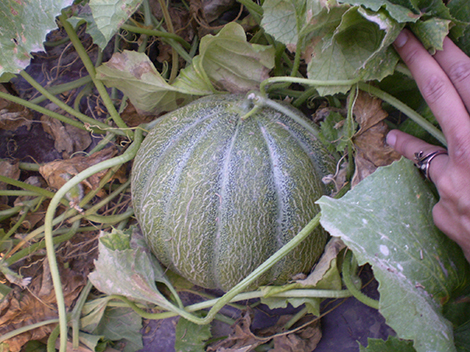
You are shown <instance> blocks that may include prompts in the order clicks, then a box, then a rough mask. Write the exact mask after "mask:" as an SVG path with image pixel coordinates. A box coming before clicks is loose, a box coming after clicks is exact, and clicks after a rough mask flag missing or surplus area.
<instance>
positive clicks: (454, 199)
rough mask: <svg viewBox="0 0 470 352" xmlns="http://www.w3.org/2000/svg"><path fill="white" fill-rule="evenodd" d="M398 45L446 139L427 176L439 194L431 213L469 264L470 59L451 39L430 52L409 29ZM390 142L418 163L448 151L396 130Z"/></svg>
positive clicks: (397, 42)
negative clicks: (459, 248) (439, 48)
mask: <svg viewBox="0 0 470 352" xmlns="http://www.w3.org/2000/svg"><path fill="white" fill-rule="evenodd" d="M394 45H395V49H396V50H397V52H398V53H399V54H400V56H401V57H402V59H403V61H404V62H405V64H406V65H407V66H408V68H409V69H410V71H411V73H412V75H413V77H414V78H415V80H416V82H417V84H418V87H419V89H420V91H421V94H422V95H423V97H424V99H425V100H426V102H427V103H428V105H429V107H430V108H431V110H432V112H433V113H434V115H435V117H436V119H437V121H438V122H439V125H440V126H441V128H442V132H443V133H444V136H445V138H446V140H447V147H448V149H447V153H448V154H447V153H443V154H439V155H436V156H435V157H434V158H433V159H432V163H431V162H429V164H428V166H429V168H428V177H429V179H430V180H431V181H432V182H434V184H435V185H436V188H437V190H438V192H439V198H440V199H439V201H438V203H437V204H436V205H435V206H434V208H433V211H432V215H433V219H434V223H435V224H436V226H437V227H438V228H439V229H441V230H442V231H443V232H444V233H445V234H447V235H448V236H449V237H450V238H451V239H452V240H454V241H455V242H456V243H457V244H459V245H460V247H461V248H462V249H463V251H464V254H465V257H466V258H467V260H468V261H469V262H470V115H469V111H470V58H469V57H468V56H466V55H465V54H464V53H463V52H462V51H461V50H460V49H459V48H458V47H457V46H456V45H455V44H454V43H453V42H452V41H451V40H450V39H449V38H446V39H445V40H444V50H442V51H438V52H436V54H435V55H434V56H431V55H430V54H429V53H428V52H427V51H426V49H425V48H424V47H423V45H422V44H421V43H420V42H419V41H418V40H417V39H416V38H415V37H414V36H413V34H411V32H409V31H407V30H404V31H402V32H401V33H400V35H399V36H398V38H397V39H396V41H395V43H394ZM387 143H388V144H389V145H390V146H391V147H393V148H394V149H395V150H396V151H397V152H399V153H400V154H402V155H403V156H405V157H406V158H408V159H410V160H413V161H414V162H416V158H415V153H419V152H422V155H424V156H426V155H428V154H430V153H432V152H435V151H443V150H445V149H443V148H442V147H437V146H433V145H431V144H428V143H426V142H424V141H422V140H420V139H418V138H415V137H413V136H410V135H408V134H406V133H404V132H401V131H398V130H392V131H390V132H389V133H388V135H387Z"/></svg>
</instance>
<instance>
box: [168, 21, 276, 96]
mask: <svg viewBox="0 0 470 352" xmlns="http://www.w3.org/2000/svg"><path fill="white" fill-rule="evenodd" d="M274 54H275V49H274V47H272V46H269V45H256V44H250V43H248V41H247V40H246V34H245V31H244V29H243V27H242V26H241V25H239V24H238V23H235V22H231V23H228V24H226V25H225V26H224V28H222V29H221V30H220V32H219V33H217V35H215V36H213V35H210V34H209V35H206V36H204V37H203V38H202V39H201V43H200V45H199V55H198V57H197V58H196V60H193V62H192V65H191V66H190V67H187V68H186V69H185V71H186V73H185V74H186V75H191V74H192V75H194V73H192V72H204V73H205V75H207V77H208V78H209V79H210V81H211V82H212V84H214V86H216V87H217V88H218V89H220V90H224V91H229V92H231V93H246V92H248V91H250V90H254V89H258V88H259V85H260V83H261V82H262V81H264V80H265V79H267V78H269V71H270V70H271V69H272V68H273V67H274ZM191 71H192V72H191ZM180 84H181V83H178V85H180ZM175 85H176V83H175Z"/></svg>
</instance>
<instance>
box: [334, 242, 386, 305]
mask: <svg viewBox="0 0 470 352" xmlns="http://www.w3.org/2000/svg"><path fill="white" fill-rule="evenodd" d="M353 260H354V261H355V259H354V257H353V253H352V252H351V251H350V250H348V251H346V254H345V256H344V261H343V281H344V284H345V285H346V287H347V289H348V290H349V292H351V294H352V295H353V296H354V298H356V299H357V300H358V301H360V302H362V303H364V304H365V305H367V306H369V307H372V308H375V309H379V301H377V300H375V299H372V298H370V297H368V296H366V295H365V294H363V293H362V292H361V291H360V289H358V288H357V287H356V286H355V285H354V283H353V281H352V277H351V275H353V273H352V272H351V271H352V270H351V267H352V262H353Z"/></svg>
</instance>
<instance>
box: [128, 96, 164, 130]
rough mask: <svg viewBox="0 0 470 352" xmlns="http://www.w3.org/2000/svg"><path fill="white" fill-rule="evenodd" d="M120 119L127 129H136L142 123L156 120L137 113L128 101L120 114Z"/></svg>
mask: <svg viewBox="0 0 470 352" xmlns="http://www.w3.org/2000/svg"><path fill="white" fill-rule="evenodd" d="M121 117H122V119H123V120H124V122H125V123H126V125H127V126H129V127H137V126H139V125H141V124H143V123H148V122H150V121H152V120H153V119H155V118H156V116H155V115H145V114H142V113H139V112H138V111H137V109H136V108H135V107H134V105H132V103H131V102H130V101H127V105H126V108H125V109H124V111H123V112H122V114H121Z"/></svg>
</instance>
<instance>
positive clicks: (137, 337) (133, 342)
mask: <svg viewBox="0 0 470 352" xmlns="http://www.w3.org/2000/svg"><path fill="white" fill-rule="evenodd" d="M140 329H142V318H141V317H140V315H138V314H137V313H136V312H134V310H132V309H131V308H123V307H113V308H107V309H106V310H105V312H104V315H103V318H102V319H101V322H100V324H99V325H98V327H97V328H96V329H95V330H94V331H93V334H95V335H100V336H103V337H104V338H105V339H108V340H111V341H124V342H125V343H126V347H125V348H124V350H123V352H134V351H138V350H140V349H142V348H143V347H144V346H143V344H142V334H141V333H140Z"/></svg>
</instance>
